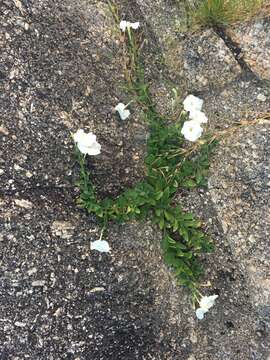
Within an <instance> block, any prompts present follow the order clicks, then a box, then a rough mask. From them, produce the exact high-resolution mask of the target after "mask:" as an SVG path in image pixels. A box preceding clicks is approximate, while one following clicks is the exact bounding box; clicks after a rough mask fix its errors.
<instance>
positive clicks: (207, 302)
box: [196, 295, 218, 320]
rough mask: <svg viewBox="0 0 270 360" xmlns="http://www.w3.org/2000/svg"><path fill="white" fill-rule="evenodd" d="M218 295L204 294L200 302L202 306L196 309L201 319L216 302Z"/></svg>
mask: <svg viewBox="0 0 270 360" xmlns="http://www.w3.org/2000/svg"><path fill="white" fill-rule="evenodd" d="M217 298H218V295H211V296H203V297H202V298H201V300H200V302H199V305H200V307H199V308H198V309H197V310H196V316H197V318H198V319H199V320H202V319H203V318H204V314H205V313H207V312H208V310H209V309H210V308H211V307H212V306H213V305H214V304H215V300H216V299H217Z"/></svg>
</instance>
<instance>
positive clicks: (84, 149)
mask: <svg viewBox="0 0 270 360" xmlns="http://www.w3.org/2000/svg"><path fill="white" fill-rule="evenodd" d="M77 146H78V149H79V150H80V152H81V153H82V154H84V155H86V154H88V147H87V146H84V145H82V144H81V143H78V144H77Z"/></svg>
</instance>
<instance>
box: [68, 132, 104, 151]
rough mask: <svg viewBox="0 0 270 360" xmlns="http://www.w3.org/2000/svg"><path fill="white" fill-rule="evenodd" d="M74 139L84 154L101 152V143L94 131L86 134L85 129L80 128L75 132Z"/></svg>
mask: <svg viewBox="0 0 270 360" xmlns="http://www.w3.org/2000/svg"><path fill="white" fill-rule="evenodd" d="M73 139H74V141H75V143H76V145H77V147H78V149H79V150H80V152H81V153H82V154H88V155H98V154H100V149H101V145H100V144H99V143H98V142H97V138H96V135H94V134H93V133H91V132H90V133H88V134H86V133H85V132H84V130H82V129H79V130H78V131H77V132H76V133H75V134H73Z"/></svg>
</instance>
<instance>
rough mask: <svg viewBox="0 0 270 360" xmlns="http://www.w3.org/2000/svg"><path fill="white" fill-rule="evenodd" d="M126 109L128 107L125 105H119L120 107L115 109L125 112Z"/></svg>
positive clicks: (117, 106)
mask: <svg viewBox="0 0 270 360" xmlns="http://www.w3.org/2000/svg"><path fill="white" fill-rule="evenodd" d="M125 108H126V105H125V104H123V103H119V104H118V105H116V107H115V108H114V110H116V111H123V110H125Z"/></svg>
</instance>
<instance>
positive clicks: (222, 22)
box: [189, 0, 265, 26]
mask: <svg viewBox="0 0 270 360" xmlns="http://www.w3.org/2000/svg"><path fill="white" fill-rule="evenodd" d="M264 5H265V1H264V0H202V1H197V2H196V3H195V4H194V2H193V4H192V5H191V4H190V5H189V11H190V13H191V18H192V23H193V25H195V26H196V25H200V26H226V25H229V24H232V23H236V22H241V21H245V20H248V19H250V18H251V17H252V16H254V15H255V14H257V13H258V12H260V11H261V10H263V8H264Z"/></svg>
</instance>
